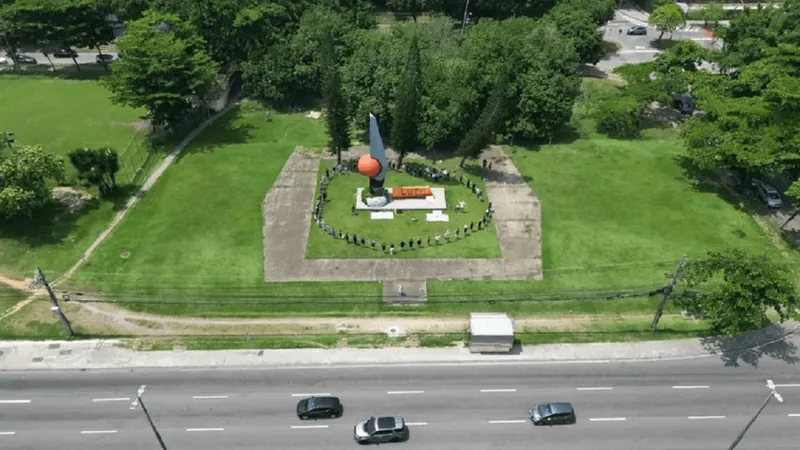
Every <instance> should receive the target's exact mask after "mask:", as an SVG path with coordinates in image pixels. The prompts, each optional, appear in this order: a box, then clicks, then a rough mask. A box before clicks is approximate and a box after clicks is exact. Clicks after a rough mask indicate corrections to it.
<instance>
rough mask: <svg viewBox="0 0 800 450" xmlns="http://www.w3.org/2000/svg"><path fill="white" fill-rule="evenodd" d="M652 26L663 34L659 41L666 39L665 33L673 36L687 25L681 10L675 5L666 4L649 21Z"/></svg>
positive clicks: (656, 10)
mask: <svg viewBox="0 0 800 450" xmlns="http://www.w3.org/2000/svg"><path fill="white" fill-rule="evenodd" d="M649 23H650V25H652V26H654V27H656V28H657V29H658V31H660V32H661V34H660V35H658V39H656V40H657V41H660V40H661V38H662V37H664V33H670V34H672V33H673V32H674V31H675V30H677V29H678V28H680V27H682V26H683V25H685V24H686V19H685V18H684V17H683V11H682V10H681V8H680V7H679V6H678V5H676V4H674V3H670V4H666V5H662V6H659V7H658V8H656V9H655V10H654V11H653V13H652V14H650V19H649Z"/></svg>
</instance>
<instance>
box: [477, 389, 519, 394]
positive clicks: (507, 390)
mask: <svg viewBox="0 0 800 450" xmlns="http://www.w3.org/2000/svg"><path fill="white" fill-rule="evenodd" d="M481 392H483V393H487V394H488V393H490V392H517V390H516V389H481Z"/></svg>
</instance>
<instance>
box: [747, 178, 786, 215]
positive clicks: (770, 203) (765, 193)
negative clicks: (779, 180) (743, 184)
mask: <svg viewBox="0 0 800 450" xmlns="http://www.w3.org/2000/svg"><path fill="white" fill-rule="evenodd" d="M752 184H753V188H755V190H756V195H758V196H759V197H761V200H762V201H764V204H766V205H767V207H769V208H772V209H780V208H781V207H782V206H783V200H781V195H780V194H779V193H778V190H777V189H775V188H774V187H772V186H770V185H768V184H767V183H764V182H763V181H761V180H759V179H758V178H753V181H752Z"/></svg>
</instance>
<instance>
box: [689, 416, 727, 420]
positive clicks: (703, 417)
mask: <svg viewBox="0 0 800 450" xmlns="http://www.w3.org/2000/svg"><path fill="white" fill-rule="evenodd" d="M724 418H725V416H689V420H710V419H724Z"/></svg>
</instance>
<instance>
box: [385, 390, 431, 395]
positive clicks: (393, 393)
mask: <svg viewBox="0 0 800 450" xmlns="http://www.w3.org/2000/svg"><path fill="white" fill-rule="evenodd" d="M424 393H425V391H389V392H387V394H389V395H405V394H424Z"/></svg>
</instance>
